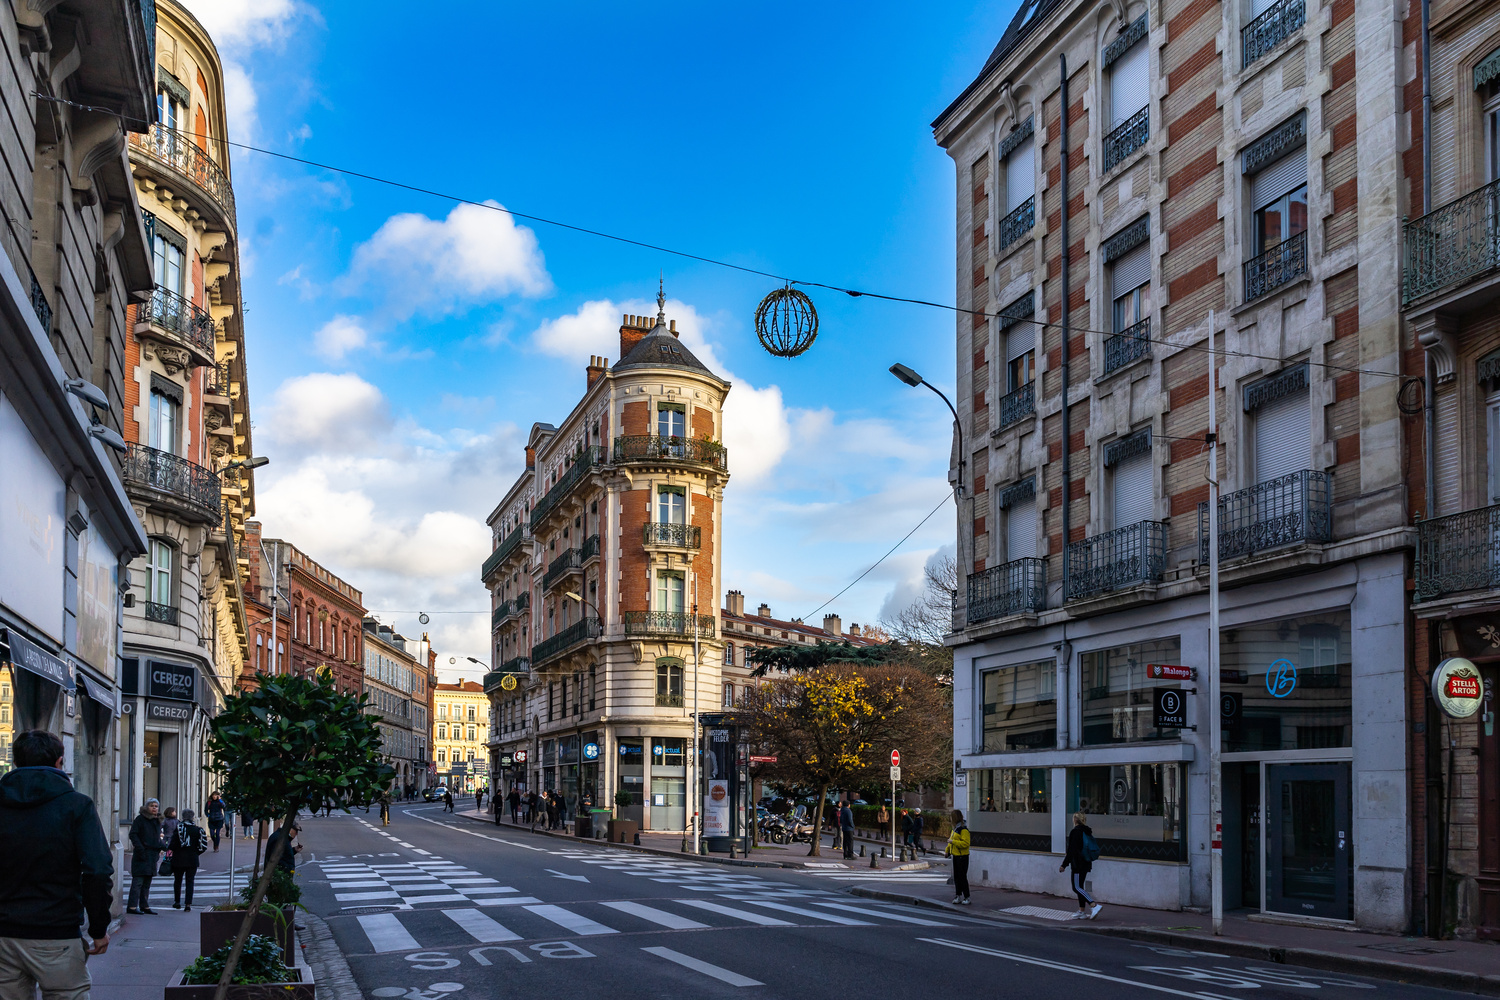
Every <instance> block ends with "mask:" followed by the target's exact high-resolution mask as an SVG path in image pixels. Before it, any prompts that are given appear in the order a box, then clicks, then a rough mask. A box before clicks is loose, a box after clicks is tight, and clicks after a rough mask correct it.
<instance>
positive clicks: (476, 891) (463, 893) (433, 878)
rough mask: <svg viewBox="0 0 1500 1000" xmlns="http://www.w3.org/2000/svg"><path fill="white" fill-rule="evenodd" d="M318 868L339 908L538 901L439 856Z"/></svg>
mask: <svg viewBox="0 0 1500 1000" xmlns="http://www.w3.org/2000/svg"><path fill="white" fill-rule="evenodd" d="M321 869H322V872H323V874H324V875H326V876H327V877H328V884H329V886H330V888H332V889H333V898H334V899H335V900H337V901H338V902H339V903H341V904H343V907H344V909H346V910H350V909H364V908H368V907H372V906H391V907H396V908H399V909H410V908H412V907H414V906H421V905H426V904H441V903H477V904H479V905H480V906H505V905H516V904H522V903H539V902H541V900H539V899H535V898H533V897H530V896H522V895H521V894H519V893H518V892H517V891H516V889H515V887H514V886H509V885H501V884H500V880H499V879H494V878H489V877H488V876H485V875H481V874H480V873H479V872H476V871H471V870H470V869H467V868H465V867H464V866H463V865H460V864H457V863H455V862H452V861H444V860H441V859H438V858H424V859H422V860H420V861H412V862H397V863H394V864H379V865H376V864H365V863H359V862H344V861H340V862H331V861H327V862H323V863H322V865H321Z"/></svg>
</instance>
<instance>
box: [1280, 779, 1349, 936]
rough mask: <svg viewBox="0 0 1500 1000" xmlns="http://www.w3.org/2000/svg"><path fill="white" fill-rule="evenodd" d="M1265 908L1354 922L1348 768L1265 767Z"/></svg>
mask: <svg viewBox="0 0 1500 1000" xmlns="http://www.w3.org/2000/svg"><path fill="white" fill-rule="evenodd" d="M1266 805H1267V807H1268V808H1267V810H1266V812H1267V816H1266V820H1267V822H1266V841H1267V845H1266V846H1267V851H1266V855H1267V857H1266V906H1265V908H1266V909H1267V910H1270V911H1272V912H1275V913H1294V914H1299V915H1302V916H1308V917H1329V918H1332V919H1335V920H1352V919H1353V918H1354V906H1353V896H1352V895H1351V893H1350V891H1349V888H1350V881H1351V875H1352V870H1353V858H1354V852H1353V831H1352V829H1351V828H1350V827H1351V824H1350V819H1351V813H1352V809H1351V804H1350V799H1349V765H1348V764H1272V765H1268V766H1267V767H1266Z"/></svg>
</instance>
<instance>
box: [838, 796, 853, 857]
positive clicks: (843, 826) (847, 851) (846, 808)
mask: <svg viewBox="0 0 1500 1000" xmlns="http://www.w3.org/2000/svg"><path fill="white" fill-rule="evenodd" d="M839 836H840V837H841V838H842V840H843V842H844V857H846V858H852V857H854V807H853V806H851V805H850V804H849V800H848V799H847V798H846V799H844V805H843V807H842V808H840V809H839Z"/></svg>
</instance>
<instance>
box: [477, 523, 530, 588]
mask: <svg viewBox="0 0 1500 1000" xmlns="http://www.w3.org/2000/svg"><path fill="white" fill-rule="evenodd" d="M521 538H522V529H521V525H519V524H518V525H516V526H515V528H514V529H513V530H512V531H511V533H510V534H508V535H506V536H505V539H504V540H503V541H502V542H501V543H500V544H499V545H498V546H496V547H495V551H493V552H491V553H490V557H489V558H488V559H486V560H485V561H484V565H483V566H482V567H481V568H480V570H479V578H480V579H481V580H487V579H489V576H490V574H491V573H493V572H495V570H496V569H497V568H499V566H500V564H501V563H503V562H505V560H506V559H507V558H508V557H509V556H510V554H511V553H512V552H514V551H516V546H518V545H520V544H521Z"/></svg>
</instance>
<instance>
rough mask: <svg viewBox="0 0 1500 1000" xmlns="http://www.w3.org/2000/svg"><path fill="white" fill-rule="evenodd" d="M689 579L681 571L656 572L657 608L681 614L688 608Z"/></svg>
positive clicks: (669, 612)
mask: <svg viewBox="0 0 1500 1000" xmlns="http://www.w3.org/2000/svg"><path fill="white" fill-rule="evenodd" d="M686 584H687V581H686V579H685V578H684V577H683V575H682V574H681V573H673V572H668V571H662V572H659V573H657V574H656V609H655V610H657V611H664V612H666V613H668V614H674V615H680V614H682V613H683V612H684V611H685V610H686V595H687V587H686Z"/></svg>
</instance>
